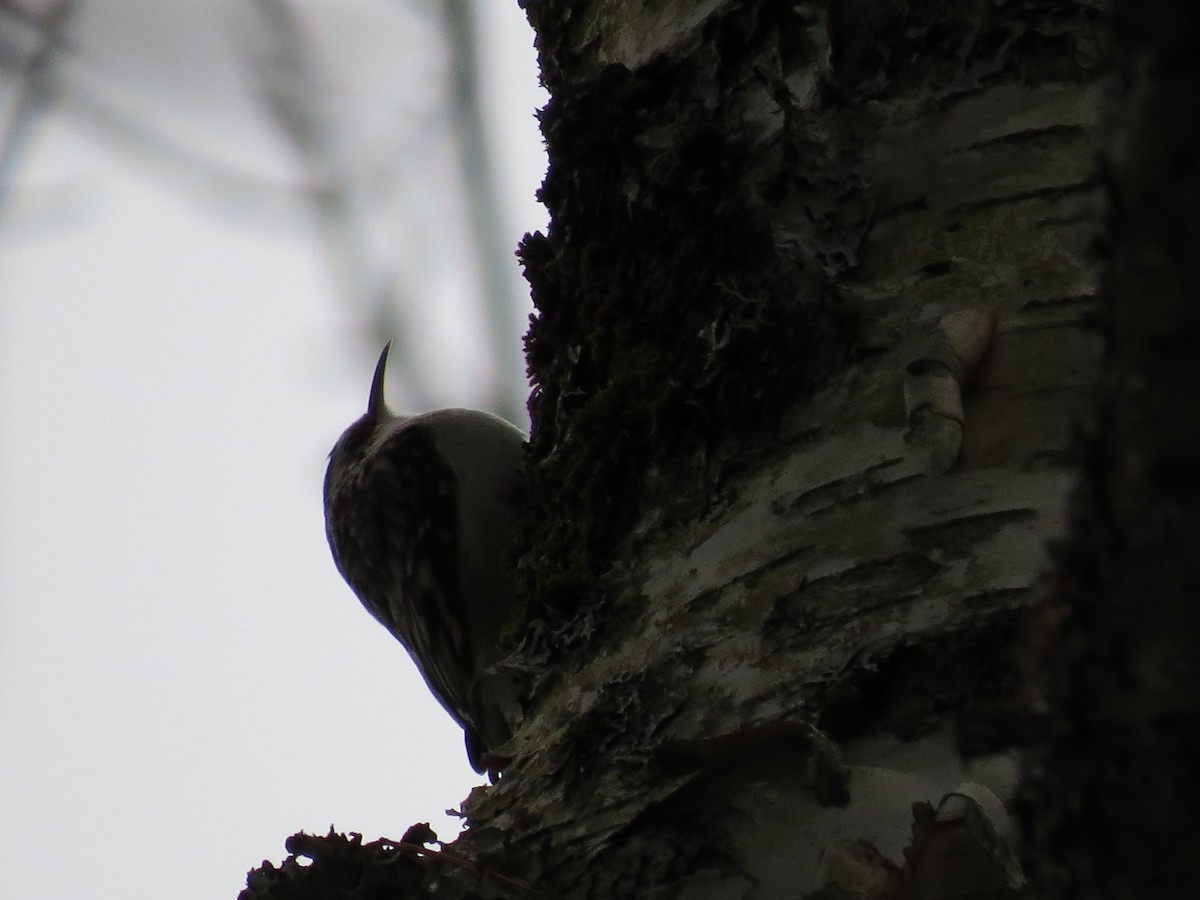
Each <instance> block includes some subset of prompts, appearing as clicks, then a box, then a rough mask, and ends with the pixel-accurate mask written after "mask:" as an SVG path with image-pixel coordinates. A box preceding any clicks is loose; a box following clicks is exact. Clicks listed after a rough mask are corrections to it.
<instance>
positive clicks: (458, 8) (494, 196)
mask: <svg viewBox="0 0 1200 900" xmlns="http://www.w3.org/2000/svg"><path fill="white" fill-rule="evenodd" d="M434 5H435V6H436V7H437V8H438V9H439V10H440V12H441V16H442V25H443V29H444V31H445V34H446V43H447V45H448V47H449V50H450V61H451V67H452V69H451V76H450V99H451V108H452V112H453V116H454V122H455V124H456V125H457V128H458V136H457V137H458V141H457V143H458V149H459V159H460V165H461V167H462V176H463V184H464V186H465V189H466V194H467V204H468V210H469V216H468V218H469V220H470V223H471V228H472V229H473V231H474V234H473V237H474V242H475V247H476V252H477V253H478V254H479V261H480V266H481V268H482V270H483V289H484V292H485V306H486V310H487V317H488V329H487V331H488V334H489V336H490V337H491V340H492V353H493V357H494V359H495V360H496V365H497V369H498V373H497V375H498V377H497V379H496V383H495V385H494V387H493V400H492V404H493V406H494V407H495V408H497V409H499V410H501V411H502V412H503V413H504V415H505V416H506V417H507V418H509V419H510V420H511V421H513V422H522V421H524V419H525V412H524V398H523V397H522V396H520V395H519V392H518V390H517V388H518V386H519V385H523V384H524V383H525V369H524V355H523V354H522V353H521V350H520V343H519V342H518V340H517V337H518V336H519V335H520V334H521V333H522V332H523V330H524V322H523V321H522V318H523V317H522V316H521V313H520V310H521V308H522V305H521V302H520V299H519V298H518V297H517V296H516V295H515V293H514V289H513V285H514V279H513V274H514V270H515V268H516V256H515V254H516V247H512V246H509V245H508V243H507V241H506V238H505V237H504V228H503V226H502V220H501V216H500V200H499V192H498V191H497V190H496V176H495V172H494V170H493V166H492V160H491V158H490V156H489V154H488V146H489V145H488V140H487V130H486V128H485V125H484V121H483V106H482V104H481V102H480V98H479V67H478V57H479V44H478V29H477V28H476V22H475V9H474V6H473V3H472V0H441V2H439V3H435V4H434Z"/></svg>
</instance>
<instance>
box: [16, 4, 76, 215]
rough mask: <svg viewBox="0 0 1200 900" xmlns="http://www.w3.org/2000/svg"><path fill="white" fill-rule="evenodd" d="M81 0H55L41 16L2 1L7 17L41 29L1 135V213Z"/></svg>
mask: <svg viewBox="0 0 1200 900" xmlns="http://www.w3.org/2000/svg"><path fill="white" fill-rule="evenodd" d="M78 7H79V0H56V2H54V3H52V4H51V5H50V7H49V9H47V10H46V12H45V14H44V15H43V16H41V17H40V18H33V17H31V16H30V15H29V14H27V13H25V12H23V11H22V10H20V9H18V8H16V7H14V6H13V5H12V4H11V3H5V4H3V7H2V8H0V9H2V11H3V13H4V15H5V16H6V17H11V18H12V19H14V20H16V21H20V22H24V23H25V24H27V25H32V26H33V27H34V28H35V29H36V31H37V33H38V44H37V48H36V49H35V50H34V52H33V53H32V54H31V55H30V57H29V60H28V61H27V62H26V63H25V66H24V71H23V72H22V73H21V76H20V81H19V83H18V85H17V97H16V100H15V102H14V103H13V107H12V111H11V112H10V113H9V116H8V121H7V122H5V125H4V132H3V135H0V215H3V212H4V210H5V208H6V207H7V206H8V198H9V194H10V193H11V191H12V185H13V184H14V182H15V174H16V168H17V165H18V164H19V162H20V160H21V158H22V157H23V156H24V155H25V152H26V149H27V148H28V146H29V142H30V140H31V139H32V138H33V134H34V132H35V131H36V127H37V120H38V118H39V117H40V116H41V114H42V112H43V111H44V110H45V109H46V107H47V106H48V105H49V104H50V101H51V99H53V96H54V89H55V83H54V68H55V64H56V63H57V61H58V56H59V51H60V50H61V49H62V45H63V41H64V40H65V39H66V33H67V26H68V24H69V23H70V21H71V17H72V16H73V15H74V14H75V11H76V10H77V9H78Z"/></svg>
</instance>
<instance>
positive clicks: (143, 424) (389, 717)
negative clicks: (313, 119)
mask: <svg viewBox="0 0 1200 900" xmlns="http://www.w3.org/2000/svg"><path fill="white" fill-rule="evenodd" d="M248 2H249V0H220V2H214V0H171V2H163V0H119V2H118V0H105V2H103V3H100V2H92V3H87V2H85V3H83V4H82V6H81V12H80V13H79V15H78V17H77V18H76V19H75V20H74V21H73V22H72V25H71V30H70V32H69V35H70V43H69V47H70V49H69V55H68V58H67V59H65V60H64V61H63V63H62V65H61V66H60V68H59V70H58V71H59V73H60V77H61V78H62V86H61V89H60V93H59V96H58V100H57V102H56V104H55V105H54V106H53V107H51V108H50V109H49V110H48V111H46V112H45V113H44V114H43V115H42V116H41V117H40V118H38V119H37V120H36V123H35V128H34V130H33V132H32V137H31V141H30V143H29V145H28V147H27V148H26V151H25V153H24V154H23V155H22V157H21V158H20V159H19V160H18V161H17V162H18V165H17V167H16V168H15V170H12V171H10V173H9V174H10V175H11V174H12V172H14V171H15V176H14V177H15V179H16V188H15V190H14V191H13V192H11V193H10V194H9V196H8V198H7V201H6V203H5V205H4V207H3V208H0V892H2V893H3V896H5V897H9V896H11V897H14V898H16V897H20V898H24V900H59V898H62V900H68V898H69V900H85V898H87V900H90V898H97V900H104V898H118V897H119V898H122V900H137V898H147V900H149V898H155V900H157V898H160V897H163V896H170V897H172V898H179V900H192V898H195V900H200V898H204V900H213V898H221V897H225V898H233V897H235V896H236V894H237V892H238V891H239V890H240V889H241V887H242V886H243V884H244V878H245V873H246V870H247V869H248V868H250V867H252V866H255V865H257V864H259V862H260V861H261V860H262V859H264V858H267V859H271V860H272V861H274V862H278V861H279V860H281V859H282V858H283V856H284V855H285V853H284V849H283V841H284V839H285V838H286V837H287V836H288V835H290V834H291V833H293V832H294V831H297V830H300V829H306V830H309V831H318V832H324V831H325V830H326V829H328V828H329V826H330V825H333V827H335V828H336V829H338V830H346V831H359V832H362V833H363V834H364V835H366V836H367V838H368V839H373V838H375V837H379V836H381V835H386V836H389V837H393V838H398V837H399V836H400V835H401V834H402V833H403V832H404V830H405V829H406V828H407V827H408V826H409V825H411V824H413V823H414V822H418V821H431V822H432V823H433V826H434V828H435V830H437V831H438V832H439V834H440V835H441V836H442V837H444V838H450V837H452V836H453V829H454V826H453V824H451V822H452V820H449V819H447V818H446V817H445V816H444V815H443V810H445V809H446V808H448V807H454V806H457V804H458V803H459V802H460V801H461V800H462V799H464V798H465V796H466V794H467V793H468V791H469V790H470V788H471V787H472V786H473V785H475V784H478V783H479V777H478V776H476V775H475V774H474V773H473V772H471V770H470V769H469V767H468V765H467V762H466V757H465V754H464V752H463V747H462V734H461V732H460V731H459V729H458V728H457V727H456V726H455V725H454V724H453V723H452V722H451V720H450V718H449V717H448V716H447V715H446V714H445V713H444V712H443V711H442V709H441V708H440V707H439V706H438V705H437V703H436V701H434V700H433V698H432V697H431V696H430V695H429V693H428V691H427V690H426V688H425V686H424V684H423V683H422V681H421V679H420V677H419V676H418V675H417V674H416V672H415V670H414V669H413V667H412V664H411V663H410V661H409V660H408V658H407V656H406V654H405V653H404V652H403V650H402V649H401V648H400V647H399V645H397V644H396V643H395V642H394V641H393V639H392V638H391V637H390V636H389V635H388V634H387V633H386V632H385V631H384V630H383V629H382V628H381V627H379V626H378V625H377V624H376V623H375V622H374V620H373V619H372V618H371V617H370V616H369V615H368V614H367V613H366V612H365V611H364V610H363V609H362V608H361V606H360V605H359V604H358V602H357V600H355V598H354V597H353V595H352V594H351V593H350V591H349V589H348V588H347V587H346V586H345V585H344V584H343V583H342V582H341V580H340V578H339V577H338V575H337V573H336V571H335V570H334V568H333V565H332V562H331V560H330V558H329V552H328V548H327V547H326V544H325V537H324V532H323V522H322V512H321V491H320V485H321V478H322V475H323V471H324V466H325V458H326V454H327V453H328V451H329V448H330V446H332V444H333V441H334V440H335V439H336V437H337V436H338V434H339V433H340V432H341V430H342V429H343V428H344V427H345V426H346V425H347V424H349V422H350V421H351V420H353V419H354V418H356V417H357V416H358V415H359V414H360V413H361V412H362V410H363V409H364V408H365V402H366V396H367V387H368V383H369V379H370V369H371V365H372V363H373V361H374V356H375V354H376V353H377V351H378V347H377V346H375V345H374V343H373V342H372V340H371V339H369V338H367V337H365V336H364V333H363V329H362V325H363V322H362V313H361V309H360V307H358V306H356V305H355V304H356V300H355V299H354V298H348V297H346V296H345V295H344V294H345V291H344V284H343V283H341V282H339V281H338V279H337V278H336V276H335V275H332V274H331V270H330V266H329V264H328V259H327V256H326V254H324V253H323V251H322V243H321V241H320V240H319V239H318V237H317V229H316V228H315V226H314V224H313V217H312V215H311V212H310V211H309V210H308V209H307V208H306V207H305V206H304V204H303V203H301V202H300V201H298V200H295V199H291V200H289V199H288V191H289V188H290V186H292V185H294V184H295V183H299V182H300V181H301V180H302V175H301V173H300V171H299V168H298V166H297V162H296V156H295V153H294V152H293V150H292V149H291V148H290V147H289V145H288V143H287V141H286V140H285V139H284V138H282V137H281V136H280V134H279V133H278V130H277V129H275V128H274V126H273V123H272V122H271V120H270V117H269V116H267V115H266V114H265V113H264V111H263V108H262V104H261V102H259V100H258V99H257V98H256V96H255V94H254V92H253V91H252V90H251V89H249V88H248V83H249V80H250V79H249V76H248V74H247V71H248V69H247V66H246V64H245V58H244V52H245V50H246V45H249V46H251V47H253V46H255V45H256V42H257V41H258V40H259V37H258V35H257V32H256V31H255V30H254V25H253V22H250V21H248V19H247V13H246V5H245V4H246V3H248ZM293 5H294V7H295V8H296V9H298V10H299V11H300V13H301V22H302V24H303V26H304V28H305V31H306V33H307V34H308V35H310V37H311V39H312V42H313V48H314V51H315V53H316V57H317V59H318V61H319V62H320V63H321V66H320V68H319V73H320V76H321V79H322V82H321V83H322V87H323V90H325V91H326V95H325V96H326V99H327V100H328V101H329V104H330V105H329V108H330V109H331V110H333V111H334V113H335V115H336V117H337V118H336V124H337V131H338V133H339V137H341V138H344V139H345V147H346V148H348V150H347V153H348V158H349V159H350V161H351V165H352V166H353V167H355V169H356V171H368V172H369V171H370V169H371V167H372V166H376V165H378V166H380V167H381V169H383V170H388V169H389V168H393V169H394V168H395V167H394V166H390V164H391V163H393V162H394V161H395V160H397V159H399V160H401V161H402V165H401V166H400V170H401V176H400V177H398V178H395V179H394V181H387V182H386V186H385V187H381V188H380V192H379V193H380V194H386V198H387V202H384V201H383V200H380V201H379V203H380V206H381V208H382V209H383V211H382V212H381V211H379V210H374V211H372V212H371V213H370V216H373V218H371V217H370V216H369V217H368V218H370V221H371V223H372V225H371V228H372V229H373V230H372V231H371V240H372V241H374V242H375V245H377V246H379V247H382V248H384V251H386V250H387V248H389V247H395V248H396V257H395V260H396V261H395V266H396V270H397V274H398V277H399V278H400V280H401V281H402V282H403V284H404V287H405V290H406V291H408V292H409V295H410V296H414V297H417V298H419V302H418V312H417V313H415V314H414V315H413V317H412V319H411V321H412V323H413V328H414V329H416V336H417V338H418V341H417V343H418V344H419V346H420V347H421V348H422V351H423V354H424V358H422V359H420V360H419V361H418V363H419V365H420V366H422V367H423V368H425V369H426V370H436V372H437V375H436V377H435V378H434V379H433V383H434V384H435V385H436V386H437V393H438V396H437V398H436V399H437V401H438V403H439V404H444V405H473V404H478V403H481V402H483V400H482V398H485V397H487V396H488V395H489V394H490V393H491V392H490V391H489V389H488V388H489V386H488V384H487V380H488V379H489V378H490V377H492V376H493V373H495V372H496V371H499V370H501V369H503V368H504V366H506V365H508V361H496V360H492V359H489V358H488V356H487V351H486V349H484V347H483V346H482V338H481V333H482V331H481V329H482V326H481V325H480V324H479V310H478V304H477V302H476V301H477V297H478V294H479V293H480V291H479V285H478V276H477V275H476V274H475V273H476V269H475V268H474V265H473V263H472V261H471V260H470V259H469V258H464V256H463V251H462V249H461V248H462V246H463V245H464V244H466V243H468V242H467V241H466V239H465V238H464V237H463V235H462V234H461V232H460V231H459V229H461V227H462V224H463V221H464V217H465V214H464V212H463V202H462V198H461V196H460V194H459V192H458V189H457V188H456V187H455V185H454V184H453V182H452V179H453V177H454V174H455V173H454V167H453V161H454V159H455V158H456V157H455V155H454V153H453V152H452V151H451V149H450V148H452V147H453V134H452V133H451V130H452V129H448V128H447V127H446V126H445V123H444V119H443V117H441V116H440V115H439V112H440V110H441V107H442V105H443V104H444V97H443V96H442V95H440V94H439V93H438V92H439V91H441V90H443V88H444V79H443V77H442V76H443V74H444V70H445V58H444V54H443V53H442V51H441V50H439V49H438V45H437V41H436V34H437V29H436V27H435V25H434V24H433V22H432V20H431V18H430V15H429V9H428V6H429V4H428V3H425V4H421V3H410V4H408V5H406V4H404V3H401V2H399V0H308V2H304V3H296V4H293ZM477 6H478V7H479V8H480V10H481V14H482V16H483V19H484V25H485V27H484V28H483V29H482V34H483V36H484V39H485V42H486V45H485V47H484V48H483V58H482V60H481V63H482V65H483V66H484V67H485V71H486V72H487V77H486V79H485V81H486V88H487V90H486V93H485V97H486V102H487V109H488V118H489V123H490V124H491V125H493V126H494V128H495V129H496V130H495V131H494V132H493V137H492V139H491V141H492V143H491V146H490V147H489V149H490V150H491V151H492V152H493V153H494V154H495V156H494V158H495V161H496V163H497V164H498V166H499V169H500V172H501V173H502V175H503V183H502V197H503V213H504V220H505V225H504V227H505V230H506V235H507V237H506V239H507V241H508V243H509V244H510V245H511V246H512V247H515V245H516V243H517V241H518V239H519V237H520V235H521V234H522V233H523V232H525V231H527V230H532V229H535V228H540V227H542V226H543V223H544V215H545V214H544V211H543V210H542V209H541V207H540V206H538V205H537V204H536V202H535V201H534V199H533V194H534V191H535V189H536V187H537V185H538V183H539V182H540V180H541V177H542V174H543V172H544V168H545V160H544V156H543V154H542V150H541V144H540V138H539V136H538V134H537V130H536V124H535V122H534V119H533V110H534V109H535V108H536V107H537V106H540V105H541V104H542V103H543V102H544V100H543V97H542V95H541V93H540V91H539V89H538V88H537V85H536V69H535V63H534V54H533V50H532V46H531V45H532V34H531V32H530V31H529V29H528V26H527V25H526V23H525V22H524V18H523V14H522V13H521V12H520V11H519V10H518V9H517V7H516V2H515V0H504V2H499V0H497V2H491V0H486V2H484V0H480V2H479V3H478V4H477ZM13 84H14V83H13V80H12V78H11V77H8V78H7V79H6V80H5V82H4V84H3V86H2V87H0V101H2V103H3V109H2V110H0V112H2V114H3V115H4V116H5V117H6V120H8V117H10V116H11V114H12V112H13V110H14V109H15V108H16V107H15V104H16V102H17V94H16V93H15V92H14V87H13ZM114 110H116V111H117V112H119V113H120V115H119V116H116V118H113V112H114ZM129 123H133V124H134V125H135V126H137V127H136V128H134V129H133V130H134V131H136V130H137V128H141V127H144V128H145V129H146V130H147V131H148V132H149V133H151V134H153V135H157V136H160V137H166V138H169V143H171V145H172V146H174V147H175V148H176V149H177V150H178V151H179V153H175V152H173V151H166V150H163V151H160V152H149V151H147V150H146V149H145V148H144V147H143V148H141V149H139V148H138V147H137V143H138V141H137V139H136V135H134V134H131V133H129V131H128V130H127V129H126V127H125V126H126V125H128V124H129ZM190 153H194V154H196V155H197V156H198V157H201V158H203V159H205V160H206V161H207V163H208V164H209V165H208V166H207V168H206V167H201V168H200V169H198V170H197V171H198V172H200V173H201V174H199V175H196V176H195V177H192V176H189V175H187V174H186V172H187V167H186V166H181V167H179V168H178V169H176V168H174V167H175V164H176V163H178V162H179V161H180V159H182V158H184V157H186V156H187V154H190ZM239 178H244V179H245V181H244V185H243V186H242V187H238V185H239V183H240V182H239V181H238V179H239ZM367 183H371V182H370V180H369V179H368V180H367ZM260 189H261V194H262V196H259V190H260ZM368 199H369V201H370V202H375V201H376V200H379V197H378V195H376V194H374V193H371V194H370V196H369V198H368ZM383 256H384V258H385V260H386V259H387V253H386V252H384V253H383ZM512 277H513V279H514V281H515V280H516V279H517V278H518V277H519V275H518V269H517V265H516V262H515V261H513V263H512ZM511 352H512V353H513V354H517V355H519V354H520V333H519V330H518V329H516V328H514V332H513V334H512V335H511ZM510 370H511V367H510ZM393 388H394V390H395V391H396V392H397V393H398V394H400V395H403V393H404V388H403V386H402V385H394V386H393ZM521 424H522V426H524V424H525V423H521Z"/></svg>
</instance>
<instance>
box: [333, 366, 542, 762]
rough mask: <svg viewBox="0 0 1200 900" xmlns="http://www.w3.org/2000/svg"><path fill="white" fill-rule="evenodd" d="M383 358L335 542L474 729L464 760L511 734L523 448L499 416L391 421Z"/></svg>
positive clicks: (344, 479) (348, 570) (337, 460)
mask: <svg viewBox="0 0 1200 900" xmlns="http://www.w3.org/2000/svg"><path fill="white" fill-rule="evenodd" d="M389 347H390V344H389V345H388V347H384V348H383V353H382V354H381V355H380V357H379V363H378V365H376V367H375V377H374V379H373V381H372V382H371V396H370V400H369V401H368V403H367V412H366V414H365V415H364V416H363V417H362V418H360V419H359V420H358V421H357V422H355V423H354V424H353V425H351V426H350V427H349V428H347V429H346V431H345V432H344V433H343V434H342V436H341V438H340V439H339V440H338V442H337V444H336V445H334V448H333V452H332V453H330V455H329V468H328V470H327V471H326V472H325V533H326V536H327V537H328V538H329V547H330V549H331V550H332V551H333V561H334V563H336V565H337V567H338V571H339V572H341V573H342V577H343V578H345V579H346V582H347V583H348V584H349V585H350V587H351V588H352V589H353V590H354V593H355V594H357V595H358V599H359V600H361V601H362V604H363V606H365V607H366V608H367V610H368V611H369V612H370V613H371V615H373V616H374V617H375V618H376V619H378V620H379V621H380V622H381V623H382V624H383V626H384V627H385V628H387V630H388V631H390V632H391V633H392V635H393V636H394V637H395V638H396V639H397V640H398V641H400V643H401V644H403V645H404V646H405V648H406V649H407V650H408V652H409V655H410V656H412V658H413V661H414V662H416V664H417V668H418V669H420V670H421V674H422V675H423V676H424V677H425V683H426V684H428V685H429V689H430V690H431V691H433V694H434V696H435V697H437V698H438V700H439V701H441V704H442V706H444V707H445V708H446V711H447V712H449V713H450V715H451V716H453V717H454V719H455V721H457V722H458V723H459V724H460V725H461V726H462V727H463V729H464V730H465V731H466V741H467V756H468V757H469V758H470V760H471V765H472V766H473V767H474V768H475V771H477V772H482V771H483V769H484V763H483V760H482V757H483V756H484V754H485V753H487V752H489V751H491V750H494V749H495V748H496V747H498V746H499V745H500V744H503V743H504V742H505V741H507V740H508V739H509V738H510V737H511V736H512V723H513V722H514V721H515V716H516V712H515V711H516V703H517V700H516V689H515V684H514V681H513V679H512V678H511V677H509V676H508V675H507V674H505V673H504V672H501V671H497V668H496V664H497V663H498V662H499V660H500V651H499V635H500V631H501V629H502V628H503V627H504V626H505V625H506V624H507V622H508V618H509V616H510V615H511V613H512V611H513V585H512V577H511V575H510V574H509V571H508V568H507V566H506V565H505V554H506V552H507V550H508V549H509V547H510V546H511V544H512V540H513V531H514V525H515V522H516V503H517V492H518V487H519V481H520V472H521V465H522V459H523V455H524V444H525V437H524V435H522V434H521V432H520V431H518V430H517V429H516V428H515V427H513V426H512V425H510V424H509V423H508V422H505V421H504V420H503V419H500V418H498V417H496V416H493V415H491V414H489V413H485V412H479V411H477V410H471V409H439V410H436V411H435V412H430V413H425V414H423V415H418V416H401V415H396V414H395V413H393V412H391V411H390V410H389V409H388V408H387V406H386V404H385V403H384V398H383V393H384V389H383V382H384V371H385V369H386V367H387V357H388V349H389Z"/></svg>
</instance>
